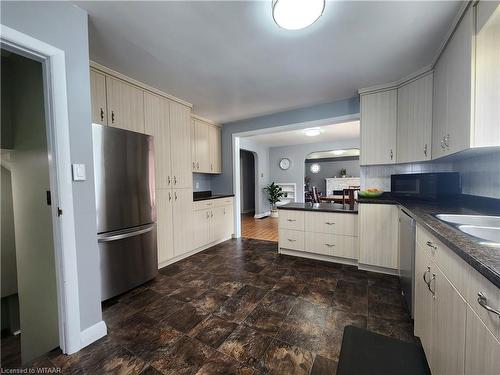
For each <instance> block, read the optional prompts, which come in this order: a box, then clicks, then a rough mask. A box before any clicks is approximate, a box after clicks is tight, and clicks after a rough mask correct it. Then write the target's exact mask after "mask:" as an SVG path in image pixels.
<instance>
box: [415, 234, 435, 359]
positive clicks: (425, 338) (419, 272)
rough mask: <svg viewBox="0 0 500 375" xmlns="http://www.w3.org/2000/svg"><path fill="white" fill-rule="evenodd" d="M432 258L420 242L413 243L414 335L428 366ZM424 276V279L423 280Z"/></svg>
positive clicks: (430, 349) (430, 355)
mask: <svg viewBox="0 0 500 375" xmlns="http://www.w3.org/2000/svg"><path fill="white" fill-rule="evenodd" d="M431 265H432V260H431V258H430V256H429V251H428V250H427V249H426V248H425V247H423V246H422V245H421V244H420V242H418V241H417V242H416V245H415V275H414V277H415V301H414V304H415V315H414V329H415V336H418V337H420V341H421V342H422V347H423V348H424V352H425V355H426V357H427V362H428V363H429V366H432V310H433V308H432V306H433V298H432V293H431V292H430V291H429V288H428V287H427V283H426V281H427V282H428V281H429V280H430V279H431ZM424 278H425V280H426V281H425V280H424Z"/></svg>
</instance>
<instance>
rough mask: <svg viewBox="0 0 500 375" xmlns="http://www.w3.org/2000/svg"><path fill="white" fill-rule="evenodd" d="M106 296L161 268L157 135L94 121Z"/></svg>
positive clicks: (148, 278) (139, 282) (97, 194)
mask: <svg viewBox="0 0 500 375" xmlns="http://www.w3.org/2000/svg"><path fill="white" fill-rule="evenodd" d="M92 138H93V146H94V174H95V191H96V206H97V240H98V243H99V252H100V262H101V300H103V301H104V300H107V299H109V298H111V297H114V296H116V295H118V294H121V293H123V292H126V291H127V290H130V289H132V288H134V287H136V286H138V285H140V284H142V283H144V282H146V281H148V280H151V279H153V278H154V277H155V276H156V275H157V273H158V260H157V244H156V224H155V221H156V210H155V177H154V176H155V171H154V145H153V137H151V136H148V135H145V134H140V133H135V132H131V131H128V130H122V129H117V128H113V127H109V126H103V125H98V124H92Z"/></svg>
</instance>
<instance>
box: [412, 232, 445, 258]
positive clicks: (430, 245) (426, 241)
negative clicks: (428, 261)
mask: <svg viewBox="0 0 500 375" xmlns="http://www.w3.org/2000/svg"><path fill="white" fill-rule="evenodd" d="M416 238H417V242H419V243H420V245H422V248H424V249H427V250H428V251H429V254H430V255H431V256H432V258H434V256H435V255H436V252H437V250H438V249H439V248H442V247H443V246H444V245H443V244H442V243H441V242H439V241H438V240H436V239H435V238H434V236H432V235H431V234H430V233H429V232H427V231H426V230H425V229H423V228H422V227H421V226H420V225H417V230H416Z"/></svg>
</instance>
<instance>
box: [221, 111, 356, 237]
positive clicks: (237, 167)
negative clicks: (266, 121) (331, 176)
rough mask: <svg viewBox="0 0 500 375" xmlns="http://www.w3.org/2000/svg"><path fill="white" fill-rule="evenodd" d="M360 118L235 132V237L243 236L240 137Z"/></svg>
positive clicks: (335, 118)
mask: <svg viewBox="0 0 500 375" xmlns="http://www.w3.org/2000/svg"><path fill="white" fill-rule="evenodd" d="M359 118H360V114H359V113H355V114H350V115H345V116H337V117H330V118H325V119H320V120H311V121H304V122H298V123H293V124H289V125H280V126H274V127H269V128H262V129H257V130H250V131H247V132H239V133H233V134H232V139H231V143H232V149H233V192H234V201H235V205H234V237H235V238H240V237H241V207H240V206H241V205H240V195H241V191H240V186H241V181H240V179H241V178H240V177H241V176H240V137H249V136H252V135H257V134H270V133H277V132H283V131H289V130H298V129H306V128H311V127H315V126H325V125H334V124H340V123H343V122H349V121H355V120H359ZM255 204H257V202H255Z"/></svg>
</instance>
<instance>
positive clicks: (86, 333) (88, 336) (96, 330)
mask: <svg viewBox="0 0 500 375" xmlns="http://www.w3.org/2000/svg"><path fill="white" fill-rule="evenodd" d="M107 333H108V329H107V327H106V323H104V321H103V320H101V321H100V322H99V323H96V324H94V325H93V326H90V327H89V328H87V329H85V330H83V331H82V332H81V334H80V347H81V349H83V348H85V347H86V346H88V345H90V344H92V343H93V342H94V341H97V340H99V339H100V338H102V337H104V336H106V335H107Z"/></svg>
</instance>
